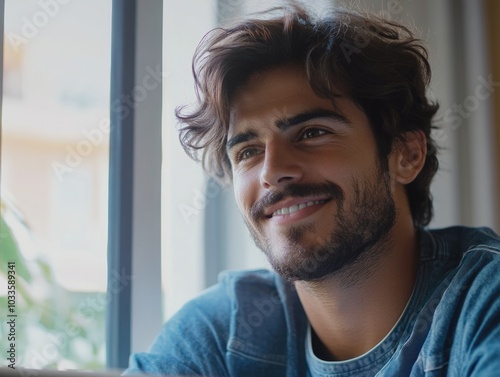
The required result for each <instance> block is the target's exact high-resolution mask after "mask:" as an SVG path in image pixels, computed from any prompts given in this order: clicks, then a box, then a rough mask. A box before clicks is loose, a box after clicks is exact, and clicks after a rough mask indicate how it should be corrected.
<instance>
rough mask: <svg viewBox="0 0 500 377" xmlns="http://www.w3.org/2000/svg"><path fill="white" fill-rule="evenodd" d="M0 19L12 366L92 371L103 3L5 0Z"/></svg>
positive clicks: (100, 226) (102, 150) (98, 342)
mask: <svg viewBox="0 0 500 377" xmlns="http://www.w3.org/2000/svg"><path fill="white" fill-rule="evenodd" d="M4 22H5V31H4V66H3V82H4V85H3V104H2V118H3V119H2V139H1V142H2V149H1V153H2V156H1V157H2V159H1V162H2V170H1V195H2V220H4V221H5V223H2V229H1V232H2V235H3V236H5V237H7V236H9V237H10V238H11V239H12V242H13V243H12V244H11V246H12V247H10V248H9V250H8V253H7V252H6V251H5V250H7V249H5V250H4V248H3V247H2V252H1V254H0V259H1V264H2V268H3V267H4V265H6V263H7V262H15V264H16V269H17V275H16V277H17V281H16V283H17V285H16V288H17V292H16V293H17V299H16V311H17V319H16V333H17V337H18V338H17V341H16V345H17V347H16V348H17V349H16V351H17V352H16V353H17V355H16V356H17V360H16V365H17V366H23V367H28V368H72V369H73V368H77V369H102V368H103V367H104V365H105V331H104V329H105V317H106V285H107V276H106V250H107V195H108V169H107V167H108V154H109V82H110V79H109V77H110V76H109V72H110V51H111V49H110V43H111V1H110V0H106V1H102V0H74V1H71V2H69V1H62V0H54V1H33V0H30V1H17V0H7V1H6V2H5V16H4ZM3 245H5V244H3ZM0 271H1V272H0V279H2V283H0V301H1V304H0V313H2V315H1V317H2V318H5V316H4V315H3V314H4V310H6V306H7V305H6V304H5V305H4V301H5V299H6V291H5V289H6V286H7V284H6V282H5V281H4V278H5V275H4V270H2V269H0ZM5 330H6V329H5V327H4V326H1V327H0V338H2V339H5V338H6V334H5V333H3V332H4V331H5ZM2 363H3V361H2Z"/></svg>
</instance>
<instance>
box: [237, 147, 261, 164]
mask: <svg viewBox="0 0 500 377" xmlns="http://www.w3.org/2000/svg"><path fill="white" fill-rule="evenodd" d="M257 154H259V150H258V149H257V148H251V147H250V148H245V149H243V150H241V151H240V152H239V153H238V154H237V156H236V161H238V162H240V161H243V160H247V159H249V158H251V157H253V156H256V155H257Z"/></svg>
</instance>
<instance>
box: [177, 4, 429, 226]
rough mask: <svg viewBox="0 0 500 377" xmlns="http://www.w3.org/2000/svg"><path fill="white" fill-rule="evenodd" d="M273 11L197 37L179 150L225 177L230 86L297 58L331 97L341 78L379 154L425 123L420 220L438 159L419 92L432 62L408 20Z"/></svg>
mask: <svg viewBox="0 0 500 377" xmlns="http://www.w3.org/2000/svg"><path fill="white" fill-rule="evenodd" d="M276 12H278V13H279V14H278V15H277V16H274V17H271V18H267V19H262V18H254V19H248V20H243V21H242V22H240V23H238V24H236V25H234V26H231V27H227V28H218V29H214V30H212V31H211V32H209V33H208V34H207V35H206V36H205V37H204V38H203V40H202V41H201V43H200V45H199V46H198V48H197V50H196V52H195V55H194V58H193V75H194V79H195V87H196V95H197V99H198V103H197V104H196V106H195V108H194V109H189V108H187V107H179V108H177V110H176V116H177V118H178V120H179V121H180V122H181V128H180V136H179V138H180V141H181V144H182V146H183V147H184V150H185V151H186V152H187V153H188V154H189V155H190V156H191V157H192V158H193V159H195V160H197V161H199V160H201V161H202V163H203V167H204V169H205V170H206V171H207V172H208V173H210V174H211V175H213V176H215V177H217V178H219V179H220V180H225V181H229V180H230V179H231V164H230V161H229V159H228V156H227V154H226V141H227V134H228V128H229V114H230V107H231V100H232V98H233V96H234V94H235V91H236V90H237V89H238V88H240V87H241V86H242V85H244V84H245V83H246V82H247V80H248V78H249V76H250V75H252V74H253V73H256V72H259V71H264V70H268V69H270V68H273V67H277V66H283V65H290V64H295V65H299V66H301V67H303V69H304V71H305V73H306V75H307V79H308V81H309V84H310V85H311V87H312V88H313V90H314V91H315V92H316V93H317V95H318V96H320V97H324V98H328V99H331V100H332V101H334V100H335V98H334V88H339V87H340V88H342V90H343V91H344V92H345V93H346V94H347V95H348V96H349V97H350V98H351V99H352V100H353V101H354V102H355V103H357V105H358V106H359V107H360V108H361V109H362V110H363V111H364V112H365V114H366V115H367V117H368V119H369V120H370V123H371V126H372V128H373V131H374V134H375V138H376V142H377V148H378V153H379V157H380V159H381V162H382V163H384V161H385V162H386V161H387V156H388V155H389V153H390V152H391V150H392V148H393V146H394V144H395V143H397V142H399V141H402V140H404V138H405V135H406V134H407V132H411V131H416V130H421V131H423V133H424V134H425V136H426V138H427V156H426V161H425V164H424V167H423V169H422V171H421V172H420V174H419V175H418V176H417V177H416V179H415V180H414V181H413V182H411V183H410V184H408V185H407V186H406V191H407V195H408V199H409V203H410V209H411V213H412V216H413V221H414V224H415V225H416V226H425V225H427V224H428V223H429V222H430V220H431V218H432V216H433V208H432V196H431V194H430V184H431V181H432V178H433V176H434V174H435V173H436V171H437V169H438V160H437V148H436V144H435V142H434V141H433V140H432V138H431V130H432V128H433V126H432V117H433V116H434V115H435V113H436V112H437V109H438V105H437V104H436V103H433V102H432V101H430V100H429V99H428V98H427V97H426V89H427V86H428V84H429V82H430V77H431V70H430V65H429V62H428V60H427V58H428V54H427V50H426V48H425V47H424V46H423V43H422V41H421V40H419V39H418V38H416V37H415V36H414V34H413V33H412V32H411V31H410V30H409V29H408V28H407V27H405V26H403V25H401V24H399V23H396V22H393V21H390V20H386V19H382V18H380V17H377V16H374V15H364V14H360V13H357V12H353V11H348V10H338V9H337V10H333V11H332V12H330V13H329V14H328V15H326V16H323V17H322V18H315V17H313V16H312V15H310V14H309V13H308V12H307V11H306V10H304V9H303V8H300V7H297V6H292V7H282V8H275V9H273V10H271V13H270V14H275V13H276ZM268 14H269V13H268ZM200 150H201V151H202V155H201V157H200V155H199V151H200ZM384 165H386V164H385V163H384Z"/></svg>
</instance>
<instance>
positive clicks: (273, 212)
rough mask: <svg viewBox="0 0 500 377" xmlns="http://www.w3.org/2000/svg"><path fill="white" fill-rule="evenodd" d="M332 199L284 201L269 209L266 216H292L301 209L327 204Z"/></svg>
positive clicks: (293, 199) (294, 199)
mask: <svg viewBox="0 0 500 377" xmlns="http://www.w3.org/2000/svg"><path fill="white" fill-rule="evenodd" d="M330 199H331V198H292V199H288V200H283V201H280V202H279V203H276V204H275V205H273V206H271V207H268V208H267V209H266V211H265V216H266V217H267V218H271V217H275V216H283V215H291V214H293V213H295V212H297V211H300V210H301V209H304V208H307V207H311V206H314V205H318V204H323V203H326V202H328V201H329V200H330Z"/></svg>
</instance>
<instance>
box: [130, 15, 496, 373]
mask: <svg viewBox="0 0 500 377" xmlns="http://www.w3.org/2000/svg"><path fill="white" fill-rule="evenodd" d="M281 12H282V13H283V14H282V15H280V16H278V17H276V18H271V19H266V20H247V21H244V22H242V23H240V24H238V25H236V26H234V27H232V28H228V29H218V30H216V31H213V32H212V33H211V34H209V35H208V36H207V37H206V39H205V40H204V41H203V43H202V44H201V45H200V48H199V50H198V51H197V52H196V55H195V58H194V65H195V80H196V85H197V91H198V98H199V104H198V107H197V108H195V109H194V110H192V111H191V112H187V111H186V109H182V108H181V109H179V111H178V113H177V116H178V118H179V119H180V120H181V122H182V123H183V124H184V126H183V128H182V129H181V142H182V144H183V146H184V148H185V149H186V151H187V152H188V153H189V154H191V155H192V156H193V157H194V158H196V157H197V151H198V150H200V149H202V150H203V155H202V160H203V165H204V167H205V168H206V170H207V171H208V172H210V173H211V174H213V175H215V176H217V177H219V178H220V179H223V180H224V179H226V180H231V181H232V183H233V185H234V192H235V196H236V202H237V204H238V207H239V209H240V211H241V214H242V216H243V218H244V220H245V222H246V224H247V226H248V229H249V230H250V232H251V234H252V236H253V238H254V240H255V242H256V244H257V245H258V246H259V248H261V249H262V250H263V251H264V253H266V255H267V257H268V259H269V261H270V263H271V265H272V267H273V269H274V270H275V272H270V271H250V272H233V273H226V274H223V275H222V277H221V281H220V283H219V284H218V285H216V286H214V287H212V288H210V289H208V290H207V291H205V292H204V293H203V294H202V295H201V296H200V297H198V298H196V299H195V300H193V301H191V302H190V303H188V304H187V305H186V306H185V307H184V308H183V309H181V311H180V312H179V313H177V315H176V316H174V318H172V319H171V320H170V321H169V322H168V323H167V324H166V325H165V327H164V329H163V331H162V333H161V334H160V335H159V337H158V338H157V340H156V341H155V343H154V345H153V346H152V348H151V350H150V352H149V353H143V354H136V355H134V356H133V357H132V358H131V368H130V369H129V371H130V372H139V371H143V372H147V373H153V374H180V375H206V376H259V375H262V376H374V375H380V376H409V375H411V376H431V375H432V376H445V375H450V376H497V375H498V373H499V372H498V371H499V370H500V279H499V271H500V242H499V239H498V237H497V236H496V235H495V234H494V233H493V232H492V231H490V230H488V229H471V228H465V227H454V228H449V229H442V230H434V231H430V230H425V229H424V226H426V225H427V224H428V223H429V221H430V219H431V217H432V200H431V196H430V193H429V187H430V183H431V180H432V177H433V176H434V174H435V172H436V170H437V167H438V162H437V157H436V146H435V143H434V141H433V140H432V137H431V128H432V126H431V119H432V117H433V116H434V114H435V113H436V111H437V108H438V106H437V105H436V104H434V103H432V102H430V101H429V100H428V99H427V97H426V94H425V91H426V88H427V85H428V83H429V80H430V67H429V64H428V61H427V52H426V50H425V48H424V47H423V46H422V44H421V42H420V41H419V40H417V39H415V37H414V36H413V35H412V33H411V32H410V31H409V30H408V29H406V28H405V27H403V26H401V25H398V24H396V23H393V22H390V21H384V20H381V19H378V18H375V17H369V16H361V15H359V14H356V13H352V12H347V11H335V12H333V13H332V14H331V15H329V16H327V17H325V18H322V19H314V18H313V17H311V16H310V15H308V14H307V12H306V11H304V10H302V9H299V8H292V9H285V10H281ZM234 252H236V253H237V252H238V250H234Z"/></svg>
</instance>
